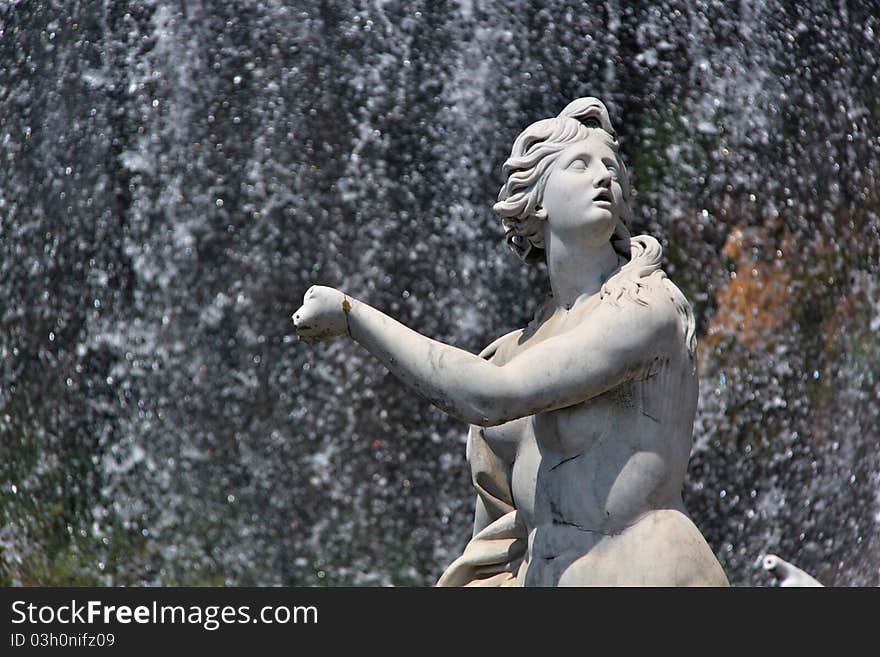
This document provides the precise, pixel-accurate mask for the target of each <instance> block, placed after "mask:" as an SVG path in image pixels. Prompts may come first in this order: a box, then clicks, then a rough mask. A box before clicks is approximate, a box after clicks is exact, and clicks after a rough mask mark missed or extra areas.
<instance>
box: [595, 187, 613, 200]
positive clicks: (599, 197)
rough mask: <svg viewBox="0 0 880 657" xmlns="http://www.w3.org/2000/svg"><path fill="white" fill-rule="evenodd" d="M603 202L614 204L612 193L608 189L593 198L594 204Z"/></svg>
mask: <svg viewBox="0 0 880 657" xmlns="http://www.w3.org/2000/svg"><path fill="white" fill-rule="evenodd" d="M599 201H603V202H605V203H613V202H614V198H613V197H612V196H611V192H610V191H609V190H607V189H603V190H601V191H600V192H599V193H598V194H596V196H594V197H593V202H594V203H596V202H599Z"/></svg>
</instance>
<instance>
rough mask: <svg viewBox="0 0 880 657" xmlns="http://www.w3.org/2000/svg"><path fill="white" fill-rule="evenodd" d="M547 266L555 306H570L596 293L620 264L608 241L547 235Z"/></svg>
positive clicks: (618, 257)
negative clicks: (596, 241) (562, 238)
mask: <svg viewBox="0 0 880 657" xmlns="http://www.w3.org/2000/svg"><path fill="white" fill-rule="evenodd" d="M546 254H547V269H548V272H549V274H550V287H551V289H552V290H553V301H554V304H555V305H556V306H557V307H560V308H571V307H572V306H573V305H574V303H575V301H577V299H579V298H580V297H584V296H586V297H591V296H593V295H594V294H597V293H598V292H599V291H600V290H601V289H602V285H603V284H604V283H605V281H607V280H608V278H609V277H610V276H611V275H612V274H613V273H614V272H615V271H617V269H618V267H620V265H621V262H620V256H619V255H618V254H617V252H616V251H615V250H614V248H613V247H612V246H611V242H610V241H605V242H602V243H600V244H585V243H577V242H574V243H573V242H572V241H571V240H565V241H562V240H560V239H558V238H556V237H554V236H553V235H552V234H551V233H550V231H548V234H547V235H546Z"/></svg>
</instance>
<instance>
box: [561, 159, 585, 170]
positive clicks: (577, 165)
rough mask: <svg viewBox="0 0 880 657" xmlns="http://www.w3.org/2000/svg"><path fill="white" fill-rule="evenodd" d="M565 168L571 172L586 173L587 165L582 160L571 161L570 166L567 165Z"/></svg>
mask: <svg viewBox="0 0 880 657" xmlns="http://www.w3.org/2000/svg"><path fill="white" fill-rule="evenodd" d="M566 168H567V169H570V170H572V171H586V170H587V163H586V162H584V161H583V160H572V162H571V164H569V165H568V166H567V167H566Z"/></svg>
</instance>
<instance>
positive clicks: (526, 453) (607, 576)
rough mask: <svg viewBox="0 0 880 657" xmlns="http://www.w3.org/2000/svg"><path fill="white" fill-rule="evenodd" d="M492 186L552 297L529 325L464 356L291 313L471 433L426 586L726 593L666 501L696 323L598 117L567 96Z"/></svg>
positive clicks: (351, 323)
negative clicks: (467, 475)
mask: <svg viewBox="0 0 880 657" xmlns="http://www.w3.org/2000/svg"><path fill="white" fill-rule="evenodd" d="M503 175H504V177H505V182H504V184H503V186H502V188H501V191H500V193H499V196H498V201H497V203H496V204H495V206H494V209H495V211H496V212H497V213H498V214H499V215H500V216H501V218H502V223H503V226H504V229H505V232H506V238H507V244H508V246H509V247H510V248H511V250H512V251H513V252H514V253H516V254H517V255H518V256H519V257H520V258H522V260H523V261H525V262H526V263H538V262H544V263H546V267H547V271H548V274H549V279H550V286H551V291H552V294H551V296H550V298H549V300H548V302H547V303H545V304H544V305H543V306H542V307H541V308H540V309H539V310H538V311H537V312H536V314H535V317H534V319H533V321H532V322H530V323H529V324H528V326H526V327H524V328H522V329H520V330H517V331H514V332H513V333H510V334H508V335H505V336H503V337H500V338H499V339H497V340H495V341H494V342H493V343H492V344H490V345H489V346H488V347H486V348H485V349H484V350H483V351H482V352H481V353H480V354H479V355H474V354H472V353H469V352H467V351H464V350H461V349H458V348H456V347H453V346H450V345H447V344H443V343H440V342H437V341H435V340H432V339H430V338H427V337H425V336H423V335H420V334H419V333H417V332H415V331H413V330H412V329H409V328H407V327H406V326H403V325H402V324H400V323H398V322H397V321H395V320H394V319H392V318H390V317H388V316H387V315H385V314H383V313H382V312H380V311H379V310H377V309H375V308H373V307H371V306H369V305H367V304H366V303H364V302H363V301H360V300H358V299H354V298H352V297H350V296H348V295H346V294H344V293H343V292H340V291H339V290H336V289H332V288H329V287H324V286H314V287H312V288H310V289H309V290H308V292H306V294H305V298H304V300H303V305H302V307H301V308H299V310H297V312H296V313H295V315H294V316H293V319H294V323H295V325H296V328H297V332H298V334H299V336H300V337H301V338H302V339H303V340H306V341H307V342H313V341H316V340H324V339H329V338H334V337H337V336H349V337H350V338H352V339H354V340H356V341H357V342H359V343H360V344H361V345H362V346H363V347H365V348H366V349H367V350H369V351H370V352H371V353H372V354H373V355H374V356H375V357H376V358H378V359H379V360H380V361H381V362H382V363H384V364H385V366H386V367H388V369H389V370H391V371H392V372H393V373H394V374H395V375H396V376H397V377H399V378H400V380H401V381H403V382H404V383H405V384H406V385H408V386H409V387H411V388H412V389H413V390H415V391H416V392H418V393H420V394H421V395H423V396H424V397H426V398H427V399H428V400H430V401H431V402H432V403H433V404H435V405H436V406H438V407H439V408H440V409H442V410H443V411H445V412H447V413H449V414H451V415H453V416H455V417H456V418H459V419H461V420H463V421H464V422H467V423H468V424H470V432H469V435H468V445H467V457H468V462H469V464H470V468H471V472H472V480H473V484H474V487H475V489H476V508H475V513H474V529H473V537H472V538H471V540H470V542H469V543H468V544H467V546H466V547H465V549H464V552H463V554H462V555H461V556H460V557H459V558H458V559H456V560H455V561H454V562H453V563H452V564H451V565H450V566H449V567H448V568H447V569H446V571H445V572H444V573H443V574H442V576H441V577H440V579H439V581H438V583H437V584H438V586H465V585H467V586H481V585H483V586H556V585H559V586H586V585H600V586H614V585H623V586H630V585H631V586H654V585H656V586H679V585H708V586H726V585H727V584H728V582H727V578H726V576H725V574H724V572H723V570H722V568H721V566H720V564H719V563H718V561H717V559H716V558H715V555H714V554H713V552H712V550H711V549H710V547H709V545H708V544H707V543H706V541H705V539H704V538H703V536H702V535H701V533H700V531H699V530H698V529H697V527H696V526H695V525H694V523H693V522H692V521H691V519H690V517H689V516H688V514H687V511H686V510H685V507H684V504H683V502H682V498H681V489H682V485H683V480H684V476H685V471H686V468H687V463H688V458H689V455H690V449H691V444H692V432H693V422H694V416H695V413H696V408H697V394H698V385H697V376H696V360H695V359H696V355H695V339H694V333H695V328H694V317H693V313H692V311H691V307H690V305H689V303H688V301H687V299H685V297H684V295H683V294H682V293H681V292H680V291H679V290H678V288H677V287H676V286H675V285H674V284H673V283H672V282H671V281H670V280H669V279H668V278H667V276H666V274H665V273H664V272H663V271H662V270H661V268H660V262H661V247H660V245H659V243H658V242H657V240H655V239H654V238H653V237H650V236H648V235H640V236H636V237H632V236H630V234H629V232H628V230H627V228H626V222H627V219H628V217H629V213H630V210H629V205H628V203H629V193H630V190H629V184H628V180H627V174H626V169H625V167H624V164H623V162H622V161H621V158H620V155H619V152H618V142H617V138H616V133H615V131H614V129H613V128H612V126H611V121H610V119H609V116H608V111H607V110H606V108H605V106H604V105H603V104H602V103H601V102H600V101H599V100H597V99H595V98H580V99H578V100H575V101H573V102H572V103H570V104H569V105H568V106H567V107H566V108H565V109H564V110H563V111H562V112H561V113H560V115H559V116H557V117H555V118H550V119H544V120H541V121H538V122H536V123H533V124H532V125H530V126H529V127H528V128H526V129H525V130H524V131H523V132H522V134H520V135H519V137H517V139H516V140H515V142H514V144H513V149H512V152H511V154H510V157H509V158H508V159H507V161H506V162H505V163H504V167H503Z"/></svg>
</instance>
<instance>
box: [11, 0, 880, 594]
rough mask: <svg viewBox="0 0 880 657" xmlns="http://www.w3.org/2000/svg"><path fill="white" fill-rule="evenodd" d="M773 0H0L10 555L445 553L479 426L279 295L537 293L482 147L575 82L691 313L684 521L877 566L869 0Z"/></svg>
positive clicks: (346, 556)
mask: <svg viewBox="0 0 880 657" xmlns="http://www.w3.org/2000/svg"><path fill="white" fill-rule="evenodd" d="M795 4H796V3H788V2H777V1H768V2H690V1H688V2H673V1H664V2H627V3H624V2H605V3H583V2H562V1H554V2H513V1H508V2H503V1H500V0H495V1H486V2H478V1H476V0H474V1H472V2H446V1H442V0H439V1H438V0H432V1H427V0H424V1H413V2H402V1H387V2H385V1H379V0H377V1H375V2H354V1H339V2H332V1H326V2H320V1H317V0H303V1H300V2H259V3H256V2H254V3H251V2H230V1H227V0H217V1H212V2H197V1H192V2H190V1H186V0H181V1H179V2H172V1H170V0H169V1H162V0H140V1H132V2H125V1H119V2H110V3H107V2H97V1H88V0H81V1H60V0H53V1H45V2H2V3H0V300H2V304H0V583H3V584H6V585H16V586H17V585H50V584H52V585H66V584H82V585H140V584H173V585H178V584H190V585H192V584H196V585H202V584H209V585H212V584H235V585H267V584H285V585H313V584H314V585H341V584H347V585H378V584H381V585H388V584H393V585H425V584H431V583H433V582H434V581H435V580H436V578H437V576H438V575H439V574H440V572H442V570H443V568H444V567H445V566H446V565H447V564H448V563H449V562H450V561H451V560H452V559H453V558H454V557H455V556H457V555H458V553H459V552H460V550H461V549H462V548H463V546H464V544H465V542H466V541H467V538H468V535H469V530H470V524H471V512H472V503H473V494H472V491H471V487H470V481H469V474H468V470H467V466H466V463H465V459H464V436H465V429H466V428H465V427H464V426H463V425H462V424H461V423H460V422H458V421H455V420H452V419H449V418H447V417H446V416H444V415H443V414H442V413H441V412H440V411H438V410H436V409H434V408H433V407H431V406H429V405H428V404H427V403H426V402H425V401H423V400H422V399H420V398H419V397H417V396H415V395H414V394H412V393H410V392H408V391H407V390H405V389H404V388H403V387H402V386H400V385H399V384H398V383H397V382H396V380H394V379H393V378H392V377H391V376H390V375H389V374H388V373H387V372H386V371H385V370H384V369H383V368H382V367H380V366H379V365H378V364H377V363H376V362H374V361H373V360H372V359H370V358H369V357H368V356H367V354H366V352H365V351H363V350H362V349H360V348H359V347H357V346H356V345H355V344H353V343H351V342H349V341H344V340H340V341H334V342H332V343H328V344H324V345H320V346H317V347H315V348H309V347H307V346H306V345H304V344H303V343H300V342H298V341H297V340H296V337H295V334H294V331H293V326H292V323H291V321H290V315H291V313H292V312H293V311H294V310H295V309H296V307H297V306H298V305H299V303H300V300H301V297H302V294H303V293H304V292H305V290H306V289H307V288H308V286H309V285H311V284H313V283H323V284H328V285H333V286H338V287H341V288H342V289H344V290H345V291H346V292H348V293H349V294H352V295H354V296H357V297H359V298H362V299H363V300H365V301H367V302H369V303H371V304H372V305H374V306H376V307H378V308H380V309H382V310H384V311H386V312H388V313H390V314H391V315H393V316H395V317H396V318H398V319H400V320H401V321H403V322H404V323H406V324H408V325H409V326H412V327H413V328H415V329H417V330H419V331H420V332H422V333H424V334H427V335H429V336H431V337H434V338H437V339H440V340H443V341H446V342H450V343H453V344H455V345H458V346H461V347H464V348H467V349H470V350H472V351H478V350H479V349H481V348H482V347H483V346H485V345H486V344H488V343H489V342H490V341H491V340H493V339H494V338H495V337H497V336H499V335H501V334H503V333H505V332H507V331H509V330H511V329H513V328H516V327H518V326H522V325H523V324H524V323H525V322H527V321H528V320H529V319H530V318H531V313H532V312H533V311H534V309H535V307H536V305H537V304H538V303H539V302H540V301H542V299H543V295H544V292H545V290H546V287H547V286H546V274H545V272H544V271H543V270H542V269H540V268H528V267H526V266H525V265H522V264H521V263H520V262H519V261H518V260H517V259H516V258H515V257H514V256H513V255H512V254H509V253H508V252H507V251H506V249H505V247H504V246H503V240H502V231H501V227H500V221H499V220H498V219H497V218H496V217H495V216H493V214H492V212H491V204H492V202H493V200H494V197H495V195H496V193H497V190H498V187H499V186H500V184H501V182H502V179H501V172H500V168H501V164H502V162H503V161H504V159H505V158H506V156H507V154H508V153H509V148H510V146H511V144H512V142H513V139H514V138H515V137H516V135H517V134H518V133H519V131H520V130H521V129H522V128H524V127H525V126H526V125H527V124H528V123H530V122H531V121H533V120H537V119H540V118H545V117H547V116H553V115H556V114H557V113H558V112H559V110H560V109H561V108H562V107H564V106H565V105H566V104H567V103H568V102H569V101H570V100H572V99H573V98H576V97H579V96H584V95H594V96H597V97H599V98H601V99H602V100H604V101H605V103H606V104H607V105H608V107H609V109H610V111H611V115H612V120H613V122H614V125H615V126H616V127H617V130H618V132H619V133H620V135H621V142H622V150H623V154H624V157H625V160H626V161H627V163H628V166H629V169H630V173H631V176H632V178H633V182H634V187H635V191H636V195H635V198H634V212H635V219H634V225H633V226H632V227H631V228H632V230H633V232H634V233H639V232H649V233H650V234H652V235H654V236H656V237H657V238H658V239H659V240H660V241H661V242H662V244H663V245H664V248H665V269H666V271H667V272H668V273H669V274H670V276H671V277H672V279H673V280H674V281H675V282H677V283H678V285H679V286H680V287H681V288H682V290H683V291H684V292H685V294H686V295H687V296H688V298H689V299H690V300H691V302H692V303H693V305H694V309H695V312H696V314H697V320H698V340H699V345H700V352H699V354H700V373H701V383H702V385H701V406H700V412H699V416H698V419H697V426H696V430H695V447H694V452H693V458H692V461H691V467H690V470H689V475H688V479H687V482H686V490H685V501H686V504H687V505H688V507H689V509H690V511H691V513H692V515H693V517H694V520H695V522H696V523H697V525H698V526H699V527H700V529H701V530H702V531H703V532H704V534H705V536H706V537H707V540H708V541H709V543H710V545H711V546H712V548H713V549H714V550H715V551H716V553H717V554H718V557H719V559H720V561H721V563H722V565H723V567H724V568H725V570H726V571H727V573H728V576H729V578H730V580H731V582H732V583H734V584H738V585H766V584H770V583H771V578H770V576H769V575H768V574H766V573H765V572H763V571H762V570H761V569H760V568H759V567H758V566H757V559H759V558H760V556H761V555H762V554H764V553H765V552H775V553H778V554H780V555H781V556H783V557H784V558H786V559H788V560H790V561H793V562H794V563H796V564H797V565H799V566H801V567H802V568H804V569H806V570H808V571H809V572H810V573H812V574H814V575H815V576H816V577H817V578H818V579H820V580H821V581H822V582H823V583H825V584H828V585H875V586H876V585H878V584H880V551H878V548H880V545H878V527H877V525H878V521H880V449H878V447H880V445H878V442H880V430H878V426H880V392H878V391H880V386H878V377H880V343H878V339H877V332H878V329H880V283H878V279H877V275H878V272H880V260H878V259H880V247H878V244H880V216H878V208H880V188H878V177H880V130H878V127H877V126H878V125H880V98H878V92H877V90H878V88H880V86H878V82H880V81H878V61H877V60H878V52H880V46H878V40H880V19H878V11H877V5H876V3H874V2H868V1H865V2H851V3H840V2H831V1H818V2H812V3H809V6H803V7H795V6H794V5H795ZM803 4H804V5H806V4H807V3H803Z"/></svg>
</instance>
